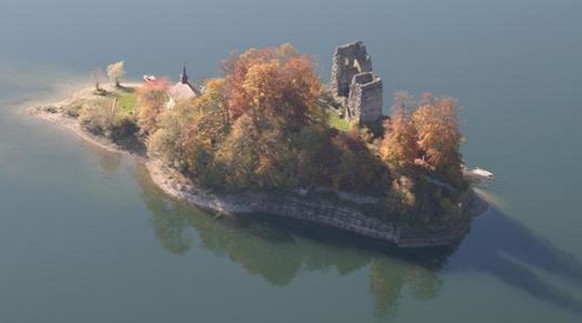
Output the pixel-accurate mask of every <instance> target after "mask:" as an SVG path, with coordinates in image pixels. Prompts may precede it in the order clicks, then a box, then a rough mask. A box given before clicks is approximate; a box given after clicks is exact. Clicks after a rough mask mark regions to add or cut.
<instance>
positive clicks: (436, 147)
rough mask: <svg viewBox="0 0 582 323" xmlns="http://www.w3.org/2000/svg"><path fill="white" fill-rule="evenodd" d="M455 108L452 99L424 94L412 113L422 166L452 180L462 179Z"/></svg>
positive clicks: (459, 133) (459, 137)
mask: <svg viewBox="0 0 582 323" xmlns="http://www.w3.org/2000/svg"><path fill="white" fill-rule="evenodd" d="M457 109H458V107H457V102H456V101H455V100H453V99H450V98H443V99H441V98H435V97H433V96H432V94H430V93H426V94H424V95H423V98H422V100H421V101H420V102H419V104H418V108H417V109H416V111H415V112H414V114H413V115H412V123H413V125H414V127H415V128H416V130H417V132H418V146H419V148H420V150H421V157H422V160H423V161H424V162H425V165H426V166H427V167H428V168H429V169H430V170H432V171H434V172H436V173H437V174H439V175H442V176H445V177H446V178H447V179H449V180H452V181H454V182H458V181H461V180H462V175H461V162H462V160H461V155H460V154H459V148H460V145H461V139H462V134H461V132H460V131H459V125H458V119H457Z"/></svg>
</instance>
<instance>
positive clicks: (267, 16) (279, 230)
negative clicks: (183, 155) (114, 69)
mask: <svg viewBox="0 0 582 323" xmlns="http://www.w3.org/2000/svg"><path fill="white" fill-rule="evenodd" d="M580 16H582V3H581V2H580V1H578V0H554V1H549V0H548V1H542V0H528V1H526V0H513V1H511V0H510V1H501V0H492V1H467V0H442V1H438V2H436V1H429V0H419V1H404V0H394V1H385V0H382V1H380V0H378V1H372V0H365V1H343V0H336V1H307V0H295V1H284V2H280V1H267V0H252V1H234V0H219V1H204V2H199V1H186V0H167V1H160V2H157V3H152V4H147V3H145V2H142V1H139V2H138V1H113V0H102V1H78V0H76V1H73V0H54V1H40V0H37V1H32V0H18V1H17V0H1V2H0V322H6V323H13V322H14V323H20V322H59V323H67V322H87V323H92V322H141V323H147V322H194V321H196V322H233V321H235V322H236V321H239V322H334V323H337V322H376V321H387V322H492V321H493V322H494V321H498V322H507V321H509V320H511V321H512V322H580V320H581V319H582V235H581V234H580V233H581V230H582V212H581V211H582V208H581V207H580V197H581V196H582V184H581V183H582V172H581V171H580V160H581V159H582V153H581V152H580V151H581V148H582V146H581V145H580V138H581V137H582V130H580V126H579V123H580V120H581V119H582V96H581V95H580V89H582V61H581V60H580V58H581V57H582V32H581V31H582V20H581V19H580ZM355 39H362V40H364V41H365V43H366V44H367V46H368V50H369V52H370V54H371V55H372V59H373V65H374V68H375V70H376V71H377V72H378V73H379V74H380V75H381V76H382V77H383V78H384V82H385V83H384V84H385V92H386V93H387V94H390V93H393V92H395V91H398V90H408V91H410V92H411V93H413V94H415V95H417V96H418V95H419V94H420V93H422V92H423V91H425V90H430V91H432V92H434V93H436V94H440V95H451V96H454V97H457V98H458V99H459V101H460V104H461V105H462V106H463V107H464V110H463V111H462V115H461V116H462V119H463V127H464V133H465V134H466V137H467V141H468V143H467V145H466V146H465V147H464V154H465V158H466V160H467V162H468V163H469V164H470V165H472V166H481V167H485V168H488V169H491V170H492V171H493V172H495V174H496V175H497V177H498V178H499V182H498V183H496V184H495V185H494V186H493V187H491V188H490V190H489V192H487V193H488V194H490V195H491V197H492V199H494V200H495V201H496V207H495V208H494V209H492V210H490V211H489V212H488V213H487V214H485V215H484V216H483V217H481V218H479V219H478V220H477V221H476V222H475V224H474V226H473V228H472V230H471V232H470V233H469V235H468V236H467V237H466V239H465V240H464V241H463V242H462V243H461V244H460V245H459V246H458V247H456V248H453V249H451V250H440V251H433V252H430V253H422V254H411V253H398V252H395V251H393V250H385V249H378V248H374V247H372V246H360V245H359V244H354V243H351V242H350V239H349V237H345V236H343V235H341V234H337V233H332V232H326V231H319V230H317V231H316V232H314V230H312V229H309V228H300V227H296V226H293V225H289V224H286V223H283V224H281V223H269V222H265V221H262V220H250V219H244V218H242V219H239V220H236V221H235V220H229V219H221V220H215V219H214V218H213V217H212V216H210V215H207V214H205V213H203V212H201V211H198V210H197V209H195V208H193V207H189V206H186V205H183V204H181V203H179V202H176V201H173V200H171V199H169V198H168V197H167V196H165V195H164V194H162V193H161V192H160V191H159V190H158V189H156V188H155V187H154V186H153V184H152V183H151V181H150V180H149V179H148V176H147V174H146V173H145V171H144V170H143V168H141V167H140V166H139V165H137V164H136V163H135V162H134V161H133V160H132V159H131V158H128V157H124V156H120V155H116V154H111V153H107V152H104V151H102V150H99V149H97V148H95V147H92V146H90V145H87V144H85V143H83V142H82V141H80V140H79V139H78V138H75V137H74V136H71V135H70V134H69V133H67V132H66V131H65V130H62V129H58V128H55V127H52V126H51V125H48V124H45V123H43V122H41V121H38V120H34V119H31V118H28V117H26V116H25V115H24V114H23V112H22V106H23V105H25V104H23V101H26V100H31V99H38V98H42V97H47V96H50V95H54V93H55V92H58V91H59V89H60V88H62V87H63V86H64V87H66V86H70V85H71V84H75V83H76V82H79V81H88V74H89V73H88V71H90V70H91V69H93V68H94V67H95V66H98V65H106V64H108V63H111V62H113V61H115V60H119V59H125V60H126V66H127V71H128V77H129V78H133V79H137V78H139V77H140V76H141V75H142V74H146V73H154V74H162V75H170V76H174V77H177V74H178V73H179V70H180V67H181V65H182V63H183V62H186V64H187V65H188V68H189V71H190V74H191V77H192V78H195V79H199V80H201V79H204V78H207V77H212V76H215V75H216V74H217V73H218V65H219V62H220V60H222V59H223V58H225V57H226V56H227V55H228V54H229V52H230V51H231V50H233V49H241V50H244V49H246V48H249V47H257V46H276V45H278V44H280V43H282V42H291V43H293V44H294V45H295V46H296V47H297V48H298V49H299V50H301V51H304V52H307V53H311V54H312V55H313V58H314V59H315V61H316V62H317V63H318V65H319V73H320V75H321V76H322V78H324V79H325V80H327V78H328V74H329V69H330V66H329V64H330V58H331V55H332V53H333V50H334V48H335V46H336V45H338V44H341V43H346V42H349V41H352V40H355ZM386 101H389V100H388V99H387V100H386ZM283 228H285V229H283Z"/></svg>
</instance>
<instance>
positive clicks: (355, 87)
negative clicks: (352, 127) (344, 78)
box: [347, 72, 384, 122]
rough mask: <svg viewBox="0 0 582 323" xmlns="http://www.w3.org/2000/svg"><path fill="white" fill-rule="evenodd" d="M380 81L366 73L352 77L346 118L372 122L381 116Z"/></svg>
mask: <svg viewBox="0 0 582 323" xmlns="http://www.w3.org/2000/svg"><path fill="white" fill-rule="evenodd" d="M383 103H384V102H383V89H382V79H381V78H380V77H378V75H376V74H374V73H372V72H367V73H360V74H356V75H354V77H353V79H352V84H351V85H350V92H349V98H348V109H347V112H348V118H349V119H357V120H359V121H360V122H374V121H376V120H378V119H379V118H380V117H381V116H382V105H383Z"/></svg>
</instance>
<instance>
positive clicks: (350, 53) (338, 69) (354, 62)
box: [330, 41, 372, 98]
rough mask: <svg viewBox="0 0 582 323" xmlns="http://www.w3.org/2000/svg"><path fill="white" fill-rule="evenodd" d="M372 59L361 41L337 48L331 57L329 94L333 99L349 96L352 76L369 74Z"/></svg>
mask: <svg viewBox="0 0 582 323" xmlns="http://www.w3.org/2000/svg"><path fill="white" fill-rule="evenodd" d="M371 71H372V59H371V58H370V56H368V53H367V51H366V46H364V44H363V43H362V42H361V41H357V42H353V43H350V44H347V45H343V46H340V47H338V48H337V49H336V50H335V54H334V55H333V65H332V68H331V82H330V85H331V92H332V94H333V95H334V96H335V97H344V98H347V97H348V96H349V91H350V84H351V83H352V78H353V77H354V75H356V74H359V73H363V72H371Z"/></svg>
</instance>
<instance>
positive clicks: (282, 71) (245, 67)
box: [223, 44, 322, 131]
mask: <svg viewBox="0 0 582 323" xmlns="http://www.w3.org/2000/svg"><path fill="white" fill-rule="evenodd" d="M223 70H224V73H225V80H226V81H225V94H226V97H227V98H228V109H229V114H230V118H231V120H233V121H235V120H236V119H238V118H239V117H240V116H242V115H243V114H245V113H252V114H253V115H254V117H255V118H267V119H268V120H269V121H270V122H272V123H273V125H274V126H277V127H284V128H285V129H290V130H294V131H296V130H298V129H299V128H300V127H301V125H304V124H305V123H306V122H307V121H308V119H309V116H308V112H309V110H310V109H313V108H314V106H315V103H316V100H317V98H318V97H319V95H320V93H321V89H322V87H321V82H320V81H319V79H318V77H317V75H316V74H315V67H314V65H313V63H312V62H311V60H310V59H309V57H308V56H306V55H302V54H299V53H297V51H295V49H294V48H293V46H291V45H290V44H284V45H281V46H280V47H279V48H266V49H250V50H248V51H246V52H244V53H242V54H240V55H236V54H234V55H233V56H232V57H231V58H230V59H228V60H227V61H225V62H224V63H223Z"/></svg>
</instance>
